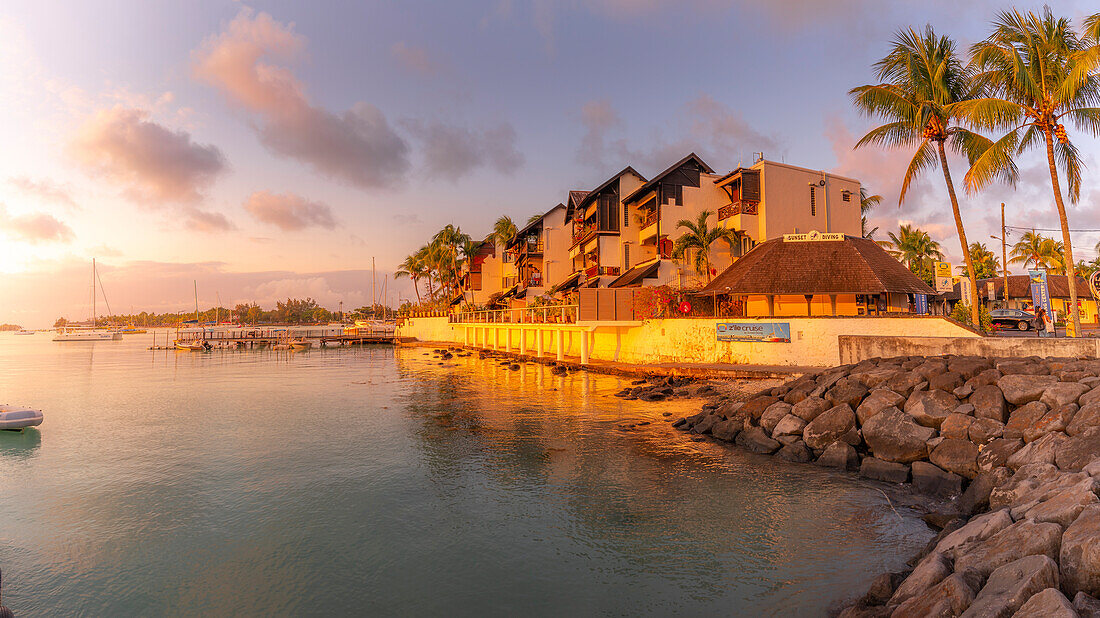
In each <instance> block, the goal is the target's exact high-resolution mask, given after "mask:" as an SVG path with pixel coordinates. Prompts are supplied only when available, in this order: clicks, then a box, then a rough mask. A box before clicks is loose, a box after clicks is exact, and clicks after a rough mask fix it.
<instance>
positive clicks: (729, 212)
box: [718, 202, 741, 221]
mask: <svg viewBox="0 0 1100 618" xmlns="http://www.w3.org/2000/svg"><path fill="white" fill-rule="evenodd" d="M739 214H741V202H733V203H732V204H726V205H725V206H723V207H721V208H719V209H718V220H719V221H721V220H723V219H729V218H730V217H732V216H734V215H739Z"/></svg>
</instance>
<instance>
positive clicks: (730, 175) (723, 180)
mask: <svg viewBox="0 0 1100 618" xmlns="http://www.w3.org/2000/svg"><path fill="white" fill-rule="evenodd" d="M751 169H753V168H751V167H739V168H737V169H735V170H733V171H732V172H730V173H728V174H726V175H725V176H722V177H721V178H717V179H715V181H714V184H716V185H722V184H725V183H726V181H727V180H729V179H730V178H733V177H734V176H736V175H737V174H740V173H741V172H744V171H746V170H751Z"/></svg>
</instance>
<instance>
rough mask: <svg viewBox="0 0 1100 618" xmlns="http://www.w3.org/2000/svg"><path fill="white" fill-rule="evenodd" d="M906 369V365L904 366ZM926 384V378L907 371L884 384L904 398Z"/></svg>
mask: <svg viewBox="0 0 1100 618" xmlns="http://www.w3.org/2000/svg"><path fill="white" fill-rule="evenodd" d="M902 366H903V367H904V365H902ZM924 382H925V380H924V378H923V377H921V375H920V374H917V373H913V372H912V371H906V372H904V373H899V374H897V375H895V376H894V377H892V378H890V379H889V380H887V381H886V382H885V383H884V384H885V386H886V388H888V389H890V390H892V391H894V392H895V393H898V394H899V395H901V396H902V397H908V396H909V395H910V394H911V393H912V392H913V391H914V390H916V389H917V387H918V386H920V385H921V384H923V383H924Z"/></svg>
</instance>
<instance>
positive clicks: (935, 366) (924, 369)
mask: <svg viewBox="0 0 1100 618" xmlns="http://www.w3.org/2000/svg"><path fill="white" fill-rule="evenodd" d="M946 372H947V363H946V362H945V361H943V360H941V359H938V358H930V359H928V360H926V361H924V362H923V363H922V364H920V365H917V366H916V367H914V368H913V373H915V374H917V375H919V376H920V377H922V378H924V379H925V380H929V381H931V380H932V378H934V377H936V376H938V375H940V374H943V373H946Z"/></svg>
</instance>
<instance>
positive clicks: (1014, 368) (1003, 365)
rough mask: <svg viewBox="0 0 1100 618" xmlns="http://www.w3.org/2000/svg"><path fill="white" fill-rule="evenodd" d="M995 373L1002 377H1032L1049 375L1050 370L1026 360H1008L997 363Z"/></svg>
mask: <svg viewBox="0 0 1100 618" xmlns="http://www.w3.org/2000/svg"><path fill="white" fill-rule="evenodd" d="M997 371H1000V372H1001V373H1002V374H1004V375H1006V376H1007V375H1025V376H1034V375H1042V374H1048V373H1050V370H1049V369H1047V368H1046V367H1043V366H1042V365H1040V364H1039V363H1036V362H1033V361H1027V360H1008V361H1002V362H1000V363H997Z"/></svg>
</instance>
